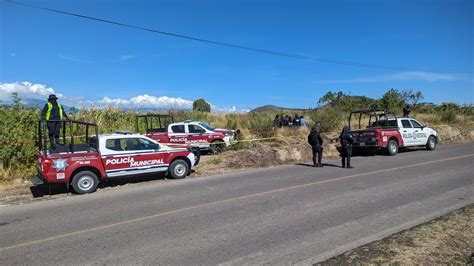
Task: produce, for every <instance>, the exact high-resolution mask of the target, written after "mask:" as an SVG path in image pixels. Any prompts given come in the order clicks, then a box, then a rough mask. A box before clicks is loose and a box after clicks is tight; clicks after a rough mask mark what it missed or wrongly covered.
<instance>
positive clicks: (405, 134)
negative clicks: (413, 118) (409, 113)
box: [400, 119, 416, 146]
mask: <svg viewBox="0 0 474 266" xmlns="http://www.w3.org/2000/svg"><path fill="white" fill-rule="evenodd" d="M400 121H401V123H402V127H401V129H400V130H401V133H402V138H403V143H404V144H405V146H413V145H416V144H414V142H413V141H414V139H413V134H414V133H415V130H414V128H413V126H412V124H411V123H410V120H408V119H401V120H400Z"/></svg>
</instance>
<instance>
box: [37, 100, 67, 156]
mask: <svg viewBox="0 0 474 266" xmlns="http://www.w3.org/2000/svg"><path fill="white" fill-rule="evenodd" d="M57 100H58V97H56V95H54V94H50V95H49V97H48V102H47V103H46V104H45V105H44V107H43V111H42V112H41V118H42V119H43V120H44V121H46V122H47V126H48V135H49V141H50V143H51V147H52V148H53V149H55V148H56V145H57V144H59V131H60V130H61V122H59V121H55V120H63V119H69V118H68V116H67V114H66V112H64V109H63V107H62V106H61V104H60V103H58V101H57Z"/></svg>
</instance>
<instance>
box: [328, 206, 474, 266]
mask: <svg viewBox="0 0 474 266" xmlns="http://www.w3.org/2000/svg"><path fill="white" fill-rule="evenodd" d="M473 221H474V205H470V206H467V207H465V208H463V209H461V210H458V211H455V212H453V213H451V214H449V215H446V216H444V217H441V218H439V219H436V220H434V221H431V222H428V223H426V224H422V225H419V226H417V227H414V228H411V229H409V230H406V231H404V232H401V233H398V234H395V235H392V236H390V237H388V238H385V239H382V240H380V241H376V242H373V243H370V244H367V245H364V246H361V247H358V248H356V249H353V250H351V251H348V252H346V253H344V254H342V255H340V256H337V257H334V258H332V259H329V260H327V261H325V262H323V263H321V264H320V265H341V264H342V265H347V264H355V265H374V264H375V265H382V264H383V265H387V264H391V265H392V264H393V265H472V264H473V263H474V222H473Z"/></svg>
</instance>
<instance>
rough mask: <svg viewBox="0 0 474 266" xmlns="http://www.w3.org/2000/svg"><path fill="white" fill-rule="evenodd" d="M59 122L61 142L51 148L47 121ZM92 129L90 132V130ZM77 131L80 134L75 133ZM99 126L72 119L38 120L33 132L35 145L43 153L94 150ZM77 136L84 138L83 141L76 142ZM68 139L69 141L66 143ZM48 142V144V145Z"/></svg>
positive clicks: (96, 145)
mask: <svg viewBox="0 0 474 266" xmlns="http://www.w3.org/2000/svg"><path fill="white" fill-rule="evenodd" d="M53 122H58V123H60V128H61V130H60V140H61V141H62V144H60V145H57V146H56V147H55V149H52V148H51V147H52V145H51V143H49V142H50V140H49V134H48V133H49V132H48V123H53ZM91 130H94V132H93V133H92V134H91V133H90V131H91ZM77 133H79V134H80V135H76V134H77ZM98 134H99V127H98V126H97V125H96V124H93V123H87V122H82V121H74V120H49V121H45V120H42V119H40V120H38V126H37V131H36V134H35V142H36V146H37V147H38V148H39V150H40V151H41V152H43V153H44V154H48V153H74V152H84V151H88V152H91V151H96V150H97V147H98V141H99V137H98ZM78 138H84V141H83V142H81V143H78V142H76V141H75V139H76V140H77V139H78ZM68 140H69V143H68ZM48 144H49V145H48Z"/></svg>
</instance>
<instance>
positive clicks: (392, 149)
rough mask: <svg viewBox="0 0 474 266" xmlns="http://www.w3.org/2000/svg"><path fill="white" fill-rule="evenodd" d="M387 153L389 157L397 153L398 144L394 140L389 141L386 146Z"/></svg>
mask: <svg viewBox="0 0 474 266" xmlns="http://www.w3.org/2000/svg"><path fill="white" fill-rule="evenodd" d="M387 153H388V155H390V156H394V155H395V154H397V153H398V143H397V142H396V141H395V140H393V139H392V140H390V141H389V142H388V144H387Z"/></svg>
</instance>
